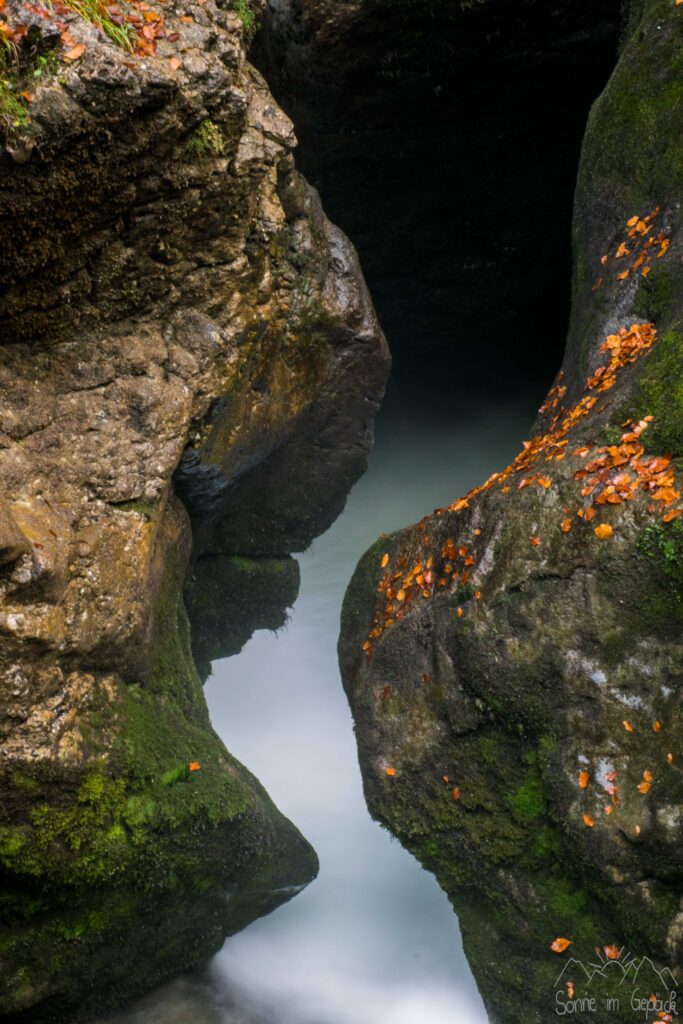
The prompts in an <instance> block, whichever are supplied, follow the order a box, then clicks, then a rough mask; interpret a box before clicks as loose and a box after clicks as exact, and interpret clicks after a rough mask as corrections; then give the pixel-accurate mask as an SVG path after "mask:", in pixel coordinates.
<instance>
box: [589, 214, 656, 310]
mask: <svg viewBox="0 0 683 1024" xmlns="http://www.w3.org/2000/svg"><path fill="white" fill-rule="evenodd" d="M660 212H661V210H660V208H659V207H656V209H654V210H653V211H652V212H651V213H648V214H647V216H646V217H643V218H640V217H638V216H635V217H630V218H629V219H628V220H627V221H626V230H625V232H624V238H623V239H622V241H620V242H618V243H617V245H616V248H615V250H614V253H612V254H610V253H606V254H605V255H604V256H603V257H602V259H601V260H600V262H601V263H602V266H603V267H605V273H607V271H608V264H609V263H610V260H612V262H613V263H614V261H618V262H617V263H616V266H615V267H614V269H615V270H616V271H617V272H616V273H615V275H614V280H616V281H625V280H626V279H627V278H628V277H630V275H631V273H634V272H635V271H638V270H640V273H641V275H642V276H643V277H647V275H648V274H649V273H650V270H651V266H652V260H653V259H658V260H659V259H661V258H662V256H665V255H666V253H667V250H668V248H669V239H668V238H667V236H666V235H665V234H664V232H662V231H660V232H659V233H658V234H656V235H653V234H650V232H651V231H652V230H653V224H654V221H655V220H657V218H658V217H659V215H660ZM655 250H657V251H656V252H655ZM629 259H630V262H626V263H625V262H624V261H628V260H629ZM641 268H642V269H641ZM604 280H605V278H604V277H599V278H598V279H597V281H596V282H595V284H594V285H593V291H594V292H595V291H597V290H598V288H600V287H602V285H603V283H604Z"/></svg>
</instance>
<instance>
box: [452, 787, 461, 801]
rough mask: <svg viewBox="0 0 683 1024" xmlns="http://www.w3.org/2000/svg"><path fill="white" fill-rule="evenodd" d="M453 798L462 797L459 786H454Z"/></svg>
mask: <svg viewBox="0 0 683 1024" xmlns="http://www.w3.org/2000/svg"><path fill="white" fill-rule="evenodd" d="M453 799H454V800H459V799H460V789H459V788H458V786H454V787H453Z"/></svg>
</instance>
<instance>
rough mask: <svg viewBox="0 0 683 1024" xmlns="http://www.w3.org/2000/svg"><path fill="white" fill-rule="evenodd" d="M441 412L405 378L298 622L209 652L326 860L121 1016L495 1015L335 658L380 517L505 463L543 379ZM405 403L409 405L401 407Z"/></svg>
mask: <svg viewBox="0 0 683 1024" xmlns="http://www.w3.org/2000/svg"><path fill="white" fill-rule="evenodd" d="M466 398H467V401H463V404H462V408H461V409H460V411H457V410H456V411H453V409H452V408H451V409H450V411H449V413H448V414H447V415H442V416H440V417H438V418H436V417H435V416H434V415H433V412H432V410H431V408H430V407H429V406H428V404H427V403H425V408H424V410H423V409H422V407H421V404H420V402H419V401H415V400H414V396H413V400H411V401H410V403H407V405H406V406H404V404H403V403H402V402H401V401H400V396H397V395H396V394H393V395H392V396H391V398H390V400H389V401H388V402H387V404H386V405H385V408H384V409H383V411H382V413H381V415H380V418H379V422H378V425H377V442H376V445H375V448H374V450H373V452H372V455H371V459H370V468H369V471H368V473H367V474H366V475H365V477H363V479H361V480H360V481H359V483H358V484H357V485H356V487H355V488H354V489H353V491H352V492H351V494H350V497H349V500H348V503H347V507H346V510H345V511H344V513H343V514H342V515H341V516H340V518H339V519H338V520H337V522H336V523H335V524H334V526H333V527H332V528H331V529H330V530H329V531H328V532H327V534H325V535H324V536H323V537H321V538H320V539H318V540H317V541H316V542H315V544H314V545H313V547H312V548H311V549H310V550H309V551H308V552H306V553H305V554H304V555H302V556H300V564H301V591H300V595H299V598H298V600H297V602H296V605H295V607H294V609H293V611H292V614H291V619H290V621H289V624H288V626H287V627H286V628H285V629H284V630H282V631H281V632H280V633H279V634H273V633H268V632H259V633H256V634H255V635H254V637H253V638H252V639H251V640H250V641H249V642H248V644H247V645H246V646H245V648H244V650H243V651H242V653H241V654H240V655H238V656H236V657H233V658H228V659H225V660H223V661H219V662H216V663H214V666H213V675H212V677H211V678H210V680H209V681H208V683H207V686H206V693H207V699H208V703H209V708H210V711H211V716H212V720H213V724H214V727H215V728H216V730H217V731H218V733H219V734H220V735H221V737H222V739H223V740H224V742H225V744H226V746H227V747H228V749H229V750H230V751H231V752H232V753H233V754H234V755H235V756H236V757H238V758H239V759H240V760H241V761H243V762H244V763H245V764H246V765H247V766H248V767H249V768H250V770H251V771H253V772H254V773H255V774H256V775H257V776H258V778H259V779H260V780H261V781H262V783H263V784H264V786H265V787H266V789H267V790H268V792H269V793H270V795H271V796H272V798H273V799H274V801H275V802H276V803H277V805H278V806H279V807H280V808H281V810H282V811H283V812H284V813H285V814H286V815H287V816H288V817H290V818H291V819H292V820H293V821H294V822H295V823H296V825H297V826H298V827H299V828H300V829H301V831H302V832H303V833H304V835H306V837H307V838H308V839H309V840H310V841H311V842H312V843H313V845H314V847H315V849H316V850H317V852H318V855H319V857H320V863H321V868H320V875H319V877H318V879H317V880H316V881H315V882H314V883H313V884H312V885H311V886H309V888H308V889H307V890H305V891H304V892H302V893H301V894H300V895H298V896H296V897H295V898H294V899H293V900H292V901H291V902H289V903H288V904H286V905H285V906H283V907H281V908H279V909H278V910H277V911H275V912H274V913H273V914H271V915H270V916H269V917H267V918H263V919H261V920H260V921H256V922H255V923H254V924H252V925H250V926H249V927H248V928H247V929H246V930H245V931H243V932H241V933H240V934H239V935H236V936H233V937H232V938H230V939H228V940H227V941H226V943H225V945H224V947H223V948H222V950H221V951H220V952H219V953H218V954H217V955H216V956H215V957H214V959H213V960H212V961H211V963H210V964H209V965H208V966H207V967H206V969H205V970H203V971H201V972H197V973H195V974H193V975H190V976H187V977H184V978H182V979H179V980H177V981H175V982H173V983H171V984H170V985H167V986H164V987H163V988H162V989H160V990H158V991H156V992H154V993H152V994H150V995H149V996H147V997H146V998H145V999H144V1000H141V1001H140V1002H139V1003H138V1004H136V1006H135V1007H133V1008H131V1009H130V1010H128V1011H125V1012H124V1013H122V1014H118V1015H116V1016H115V1018H110V1019H115V1020H117V1021H120V1022H125V1024H189V1022H192V1024H416V1022H418V1021H419V1024H455V1022H457V1024H486V1021H487V1017H486V1013H485V1010H484V1007H483V1004H482V1001H481V998H480V996H479V993H478V992H477V988H476V985H475V983H474V980H473V977H472V975H471V972H470V969H469V966H468V964H467V960H466V958H465V956H464V953H463V949H462V943H461V939H460V933H459V929H458V922H457V918H456V916H455V914H454V913H453V911H452V909H451V906H450V904H449V902H448V900H447V898H446V897H445V895H444V894H443V893H442V892H441V890H440V889H439V887H438V886H437V884H436V882H435V880H434V879H433V877H432V876H431V875H429V874H427V873H426V872H425V871H423V870H422V868H421V867H420V866H419V864H418V863H417V861H415V860H414V859H413V857H412V856H411V855H410V854H408V853H407V852H406V851H404V850H403V849H402V848H401V846H400V845H399V844H398V843H397V842H396V841H395V840H393V839H392V837H391V836H390V835H389V834H388V833H387V832H386V831H384V830H383V829H382V828H380V827H379V826H378V825H377V824H375V823H374V822H373V821H372V820H371V819H370V816H369V814H368V811H367V808H366V806H365V802H364V799H363V793H362V786H361V779H360V772H359V769H358V763H357V757H356V746H355V740H354V735H353V725H352V721H351V716H350V713H349V709H348V705H347V703H346V698H345V695H344V692H343V690H342V686H341V681H340V678H339V671H338V667H337V659H336V642H337V635H338V630H339V614H340V609H341V603H342V599H343V595H344V591H345V589H346V586H347V584H348V581H349V578H350V576H351V574H352V572H353V569H354V567H355V565H356V563H357V561H358V559H359V557H360V556H361V554H362V553H363V551H364V550H365V549H366V548H367V547H368V546H369V545H370V544H371V543H372V542H373V541H374V540H375V539H376V537H377V536H378V534H380V533H382V532H389V531H391V530H393V529H396V528H397V527H399V526H404V525H406V524H408V523H410V522H412V521H414V520H416V519H418V518H420V517H421V516H422V515H423V514H424V513H426V512H429V511H431V510H432V509H433V508H435V507H437V506H440V505H444V504H448V503H449V502H450V501H452V500H453V499H454V498H455V497H457V496H459V495H460V494H462V493H464V492H465V491H467V490H468V489H469V488H470V487H472V486H474V485H476V484H477V483H479V482H481V481H482V480H483V479H484V478H485V477H487V476H488V475H489V474H490V473H491V472H493V471H494V470H495V469H499V468H501V467H502V466H503V465H505V464H506V463H507V462H508V461H510V459H511V458H512V457H513V456H514V455H515V454H516V452H517V450H518V448H519V444H520V441H521V440H522V439H523V438H524V437H526V436H527V434H528V430H529V426H530V418H531V415H530V410H533V408H534V402H535V401H536V400H537V399H538V398H539V395H538V394H536V393H535V391H534V390H533V389H526V390H519V389H518V390H517V394H516V395H513V396H510V394H509V393H508V394H507V397H506V398H498V399H493V400H492V401H491V402H490V404H488V405H485V404H482V403H477V402H475V401H472V399H473V398H474V396H473V395H472V394H470V395H469V396H466ZM406 410H407V411H406Z"/></svg>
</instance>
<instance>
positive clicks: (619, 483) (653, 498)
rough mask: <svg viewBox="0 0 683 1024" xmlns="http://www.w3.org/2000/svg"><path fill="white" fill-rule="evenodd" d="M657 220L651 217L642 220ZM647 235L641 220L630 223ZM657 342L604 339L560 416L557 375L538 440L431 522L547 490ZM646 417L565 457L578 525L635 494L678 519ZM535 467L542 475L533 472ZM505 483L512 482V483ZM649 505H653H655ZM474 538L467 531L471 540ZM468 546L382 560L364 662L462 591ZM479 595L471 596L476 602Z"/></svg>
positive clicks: (646, 334)
mask: <svg viewBox="0 0 683 1024" xmlns="http://www.w3.org/2000/svg"><path fill="white" fill-rule="evenodd" d="M657 214H658V211H655V212H654V213H653V214H651V215H650V219H652V218H653V217H654V216H656V215H657ZM638 223H639V224H644V225H645V228H646V229H648V223H649V222H648V219H647V218H644V219H643V221H638ZM656 339H657V331H656V329H655V327H654V325H653V324H651V323H643V324H631V326H630V327H629V328H626V327H622V328H621V330H620V331H619V332H618V333H616V334H611V335H609V336H608V337H607V338H606V339H605V341H604V342H603V344H602V346H601V348H600V351H601V352H602V353H604V354H605V355H607V356H608V357H609V358H608V360H607V362H606V363H604V364H603V365H601V366H599V367H598V369H597V370H596V371H595V372H594V373H593V374H592V375H591V376H590V377H589V378H588V380H587V381H586V384H585V386H584V394H583V395H582V397H581V398H580V399H579V401H578V402H577V403H576V404H575V405H574V406H572V407H571V408H570V409H565V407H564V404H563V402H564V398H565V395H566V393H567V389H566V387H565V386H564V385H563V384H562V379H563V375H562V373H560V374H559V376H558V379H557V382H556V383H555V384H554V386H553V387H552V388H551V390H550V392H549V393H548V396H547V398H546V400H545V402H544V403H543V405H542V406H541V408H540V410H539V411H540V413H541V414H542V415H543V416H545V417H546V422H547V423H548V426H547V429H546V431H545V433H543V434H538V435H536V436H535V437H533V438H531V440H529V441H525V442H524V444H523V447H522V450H521V451H520V452H519V454H518V455H517V457H516V458H515V460H514V461H513V462H512V463H511V464H510V465H509V466H507V467H506V468H505V469H504V470H502V471H501V472H499V473H494V474H493V475H492V476H490V477H489V478H488V480H486V481H485V482H484V483H483V484H482V485H481V486H480V487H476V488H474V489H473V490H471V491H470V492H469V493H468V494H466V495H465V496H464V497H463V498H459V499H458V500H457V501H455V502H453V504H451V505H449V506H448V508H447V509H437V510H436V511H435V513H434V514H435V515H436V516H441V515H443V513H444V512H461V511H464V510H465V509H467V508H469V507H470V505H471V503H472V502H473V500H474V499H475V498H477V497H478V495H480V494H483V493H484V492H486V491H488V490H490V489H491V488H492V487H497V488H499V489H500V491H501V493H503V494H507V493H509V492H510V490H511V484H512V483H513V482H514V483H515V485H516V489H517V490H523V489H524V488H526V487H530V486H535V487H538V488H540V489H542V490H548V489H549V488H550V487H551V486H552V483H553V481H552V477H551V476H550V475H549V473H550V466H551V464H553V463H558V462H561V461H562V460H563V459H565V458H566V457H567V454H568V451H567V446H568V445H569V434H570V433H571V431H572V430H573V429H574V428H575V427H576V426H577V424H579V423H580V422H581V421H582V420H583V419H584V418H585V417H586V416H588V414H589V413H590V412H591V410H592V409H593V407H594V406H595V405H596V403H597V402H598V401H599V400H600V396H601V395H603V394H605V393H606V392H608V391H610V390H611V388H613V387H614V385H615V384H616V382H617V379H618V377H619V374H620V373H621V372H622V371H623V370H624V369H625V368H626V367H627V366H629V365H630V364H632V363H635V362H636V361H637V360H638V359H640V358H641V356H643V355H644V354H645V353H646V352H647V351H648V350H649V349H650V348H651V347H652V346H653V345H654V344H655V341H656ZM651 420H652V417H651V416H647V417H645V418H644V419H642V420H641V421H640V422H639V423H636V424H629V425H628V427H627V429H626V431H625V432H624V434H622V437H621V440H620V443H619V444H618V445H606V446H604V447H591V446H590V445H582V446H580V447H578V448H576V449H575V450H574V451H573V452H572V453H571V454H572V455H573V456H576V457H577V458H585V457H586V456H587V455H588V454H589V453H592V454H593V457H592V458H591V460H590V461H589V462H588V463H587V464H586V466H585V468H583V469H579V470H577V472H576V474H575V479H576V480H578V481H584V483H583V487H582V490H581V496H582V497H583V498H584V499H585V498H589V499H590V500H589V502H588V504H587V507H586V508H578V509H577V511H576V515H577V516H578V517H579V519H581V520H583V521H584V522H585V523H590V522H592V520H593V519H594V518H595V517H596V515H597V512H596V506H598V507H599V506H610V505H618V504H621V503H622V502H624V501H630V500H632V499H633V498H634V497H636V494H637V493H638V492H643V493H647V494H648V496H649V498H650V505H649V506H648V511H650V512H654V511H655V510H656V507H657V505H659V506H660V507H661V508H662V509H663V510H665V511H664V515H663V517H662V518H663V520H664V522H670V521H671V520H672V519H674V518H675V517H676V516H678V515H679V514H680V509H677V508H672V507H671V506H672V505H673V504H674V503H675V502H677V501H679V499H680V496H681V495H680V492H679V491H678V490H677V489H676V488H675V471H674V466H673V462H672V460H671V458H670V457H669V456H648V455H645V450H644V447H643V445H642V443H641V442H640V435H641V434H642V432H643V431H644V430H645V429H646V428H647V427H648V425H649V423H650V422H651ZM541 466H543V467H544V468H541ZM513 478H515V480H514V481H513ZM655 503H656V504H655ZM564 511H565V518H564V519H563V520H562V522H561V523H560V524H559V525H560V530H561V531H562V533H564V534H567V533H569V531H570V530H571V528H572V518H571V515H572V513H571V509H569V508H566V509H565V510H564ZM425 523H426V519H424V520H422V522H421V523H420V524H419V526H418V529H421V528H424V524H425ZM480 532H481V531H480V530H475V531H474V534H475V537H476V536H478V535H479V533H480ZM594 532H595V535H596V536H597V537H598V539H600V540H607V539H609V538H610V537H612V536H613V533H614V530H613V527H612V526H611V525H610V524H609V523H599V524H597V525H596V526H595V527H594ZM530 543H531V545H532V547H535V548H538V547H540V546H541V538H540V537H539V536H537V535H534V536H532V537H531V538H530ZM429 544H430V538H429V536H428V535H424V536H423V537H422V545H423V547H427V546H428V545H429ZM474 547H476V541H474V540H473V541H472V542H471V544H465V543H456V541H454V540H453V539H452V538H449V539H448V540H447V541H446V542H445V544H443V545H442V547H441V551H440V556H436V557H435V556H434V555H433V554H430V555H429V556H427V557H425V558H424V559H423V560H421V561H417V562H415V563H414V564H413V565H412V566H411V565H409V564H408V562H407V560H406V559H405V558H404V557H402V556H399V557H398V559H397V560H396V564H395V565H394V566H390V564H389V563H390V557H389V555H388V554H384V555H383V557H382V559H381V562H380V568H381V569H382V570H383V573H382V577H381V579H380V582H379V584H378V587H377V590H378V592H379V594H381V595H382V597H383V599H384V600H383V602H381V603H380V604H379V605H378V607H377V608H376V610H375V614H374V617H373V621H372V625H371V628H370V630H369V632H368V635H367V639H366V640H365V642H364V643H363V650H364V651H365V653H366V654H367V655H368V656H370V655H371V654H372V645H373V642H374V641H376V640H377V639H379V637H381V636H382V634H383V633H384V631H385V630H387V629H389V628H390V627H391V626H393V625H394V623H395V622H397V621H399V620H400V619H402V618H403V616H404V614H405V609H406V608H407V606H408V605H409V604H410V603H411V602H412V601H415V600H418V599H419V598H420V597H422V598H423V599H424V600H427V599H428V598H430V597H431V596H432V594H433V593H435V592H438V590H439V589H440V588H448V587H450V588H453V587H454V586H456V585H457V586H465V585H466V584H468V583H469V581H470V578H471V574H472V572H473V571H474V568H475V566H476V556H475V551H474V550H473V548H474ZM480 596H481V595H480V593H479V591H477V592H476V594H475V597H476V598H477V599H479V598H480ZM456 614H457V615H458V617H459V618H460V617H462V615H463V609H462V607H461V606H458V608H457V611H456Z"/></svg>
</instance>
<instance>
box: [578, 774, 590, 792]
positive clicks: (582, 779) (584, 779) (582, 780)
mask: <svg viewBox="0 0 683 1024" xmlns="http://www.w3.org/2000/svg"><path fill="white" fill-rule="evenodd" d="M589 779H590V775H589V774H588V772H579V785H580V786H581V789H585V788H586V786H587V785H588V780H589Z"/></svg>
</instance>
